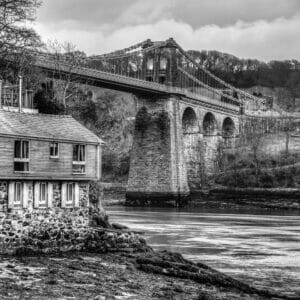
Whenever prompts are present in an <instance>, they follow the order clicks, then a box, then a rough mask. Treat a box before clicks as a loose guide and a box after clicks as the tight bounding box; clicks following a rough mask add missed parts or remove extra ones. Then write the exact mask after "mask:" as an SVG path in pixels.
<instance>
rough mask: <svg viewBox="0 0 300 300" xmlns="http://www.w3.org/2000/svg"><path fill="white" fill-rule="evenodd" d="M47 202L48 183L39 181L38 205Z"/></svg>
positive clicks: (44, 204)
mask: <svg viewBox="0 0 300 300" xmlns="http://www.w3.org/2000/svg"><path fill="white" fill-rule="evenodd" d="M47 203H48V184H47V183H46V182H41V183H40V188H39V205H41V206H46V205H47Z"/></svg>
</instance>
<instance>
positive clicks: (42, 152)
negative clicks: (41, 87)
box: [0, 93, 102, 253]
mask: <svg viewBox="0 0 300 300" xmlns="http://www.w3.org/2000/svg"><path fill="white" fill-rule="evenodd" d="M0 96H2V97H0V99H1V101H0V106H1V107H0V253H4V252H5V253H6V252H7V250H8V249H9V248H14V247H16V246H18V245H19V244H20V243H21V244H22V240H23V238H24V236H26V234H28V232H30V231H31V232H32V230H35V228H40V227H42V225H43V224H46V223H47V224H48V226H49V225H50V226H54V227H55V226H56V225H57V224H60V225H59V226H60V227H61V226H63V227H64V226H67V225H68V226H70V227H72V228H74V227H76V226H77V227H78V226H87V225H88V222H89V216H88V207H89V197H88V193H89V182H90V181H94V180H99V179H100V177H101V144H102V141H101V140H100V139H99V138H98V137H97V136H96V135H95V134H94V133H92V132H91V131H89V130H88V129H87V128H85V127H84V126H83V125H82V124H80V123H79V122H77V121H76V120H75V119H73V118H72V117H71V116H67V115H46V114H39V113H38V112H37V111H36V110H35V109H32V108H28V107H21V105H20V106H19V107H14V106H9V105H7V104H6V105H5V106H4V105H2V99H3V94H1V93H0ZM21 98H22V97H21Z"/></svg>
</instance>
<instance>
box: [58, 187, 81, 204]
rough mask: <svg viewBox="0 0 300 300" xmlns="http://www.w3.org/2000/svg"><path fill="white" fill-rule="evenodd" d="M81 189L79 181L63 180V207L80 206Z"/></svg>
mask: <svg viewBox="0 0 300 300" xmlns="http://www.w3.org/2000/svg"><path fill="white" fill-rule="evenodd" d="M79 198H80V189H79V184H78V182H63V183H62V187H61V207H67V208H68V207H79Z"/></svg>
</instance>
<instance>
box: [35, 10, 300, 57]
mask: <svg viewBox="0 0 300 300" xmlns="http://www.w3.org/2000/svg"><path fill="white" fill-rule="evenodd" d="M156 16H157V15H156V13H154V15H153V17H151V18H154V19H156ZM64 24H65V26H63V27H62V28H59V27H58V26H56V25H53V26H52V27H51V26H50V27H49V26H45V25H43V24H41V23H38V24H37V25H36V28H37V31H38V32H39V33H40V34H41V36H42V37H43V39H44V40H47V38H50V39H54V38H56V39H58V40H61V41H71V42H72V43H74V44H76V45H77V47H78V49H80V50H83V51H85V52H86V53H88V54H92V53H93V54H100V53H105V52H110V51H112V50H117V49H121V48H124V47H127V46H130V45H132V44H135V43H137V42H140V41H143V40H145V39H147V38H151V39H152V40H164V39H167V38H169V37H170V36H172V37H174V38H175V39H176V40H177V42H178V43H179V44H181V45H182V47H183V48H184V49H195V50H202V49H208V50H218V51H222V52H226V53H230V54H233V55H236V56H238V57H244V58H257V59H261V60H272V59H292V58H294V59H298V60H300V52H299V49H300V39H299V36H300V16H299V15H297V16H294V17H292V18H290V19H287V18H277V19H274V20H272V21H266V20H259V21H254V22H245V21H237V22H236V23H235V24H232V25H227V26H223V27H222V26H219V25H215V24H212V25H205V26H201V27H199V28H196V29H195V28H193V26H192V25H190V24H188V23H186V22H183V21H178V20H176V19H174V18H166V19H163V20H160V19H159V18H158V20H157V21H155V22H154V23H149V24H135V25H127V26H123V27H122V28H116V29H114V30H113V31H111V32H110V33H109V34H107V33H105V32H104V31H103V30H101V26H100V27H99V31H97V30H95V31H90V30H86V29H84V28H81V29H80V28H76V27H73V26H72V22H65V23H64Z"/></svg>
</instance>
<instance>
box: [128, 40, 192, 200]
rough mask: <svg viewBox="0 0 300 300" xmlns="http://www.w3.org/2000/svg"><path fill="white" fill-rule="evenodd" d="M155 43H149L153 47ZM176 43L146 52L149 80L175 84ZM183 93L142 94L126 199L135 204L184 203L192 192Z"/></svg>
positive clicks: (145, 62)
mask: <svg viewBox="0 0 300 300" xmlns="http://www.w3.org/2000/svg"><path fill="white" fill-rule="evenodd" d="M151 46H152V43H151V41H149V44H147V45H145V47H151ZM175 52H176V47H175V45H174V43H173V40H172V39H170V40H169V41H168V44H167V45H166V46H165V47H162V48H159V49H155V50H154V51H149V52H146V54H145V56H144V60H143V73H144V76H145V79H146V80H147V81H153V82H159V83H162V84H166V85H169V86H173V82H174V81H175V80H176V55H175ZM179 102H180V97H179V96H178V95H175V94H170V95H168V96H159V95H157V96H155V95H152V96H143V97H141V96H139V97H138V107H139V110H138V112H137V116H136V123H135V132H134V140H133V147H132V152H131V162H130V171H129V180H128V188H127V192H126V201H127V202H129V203H135V204H155V205H159V204H164V205H165V204H168V203H169V204H171V205H180V204H182V203H184V202H185V201H186V199H187V196H188V195H189V187H188V183H187V175H186V167H185V160H184V154H183V135H182V126H181V116H180V109H179Z"/></svg>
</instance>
